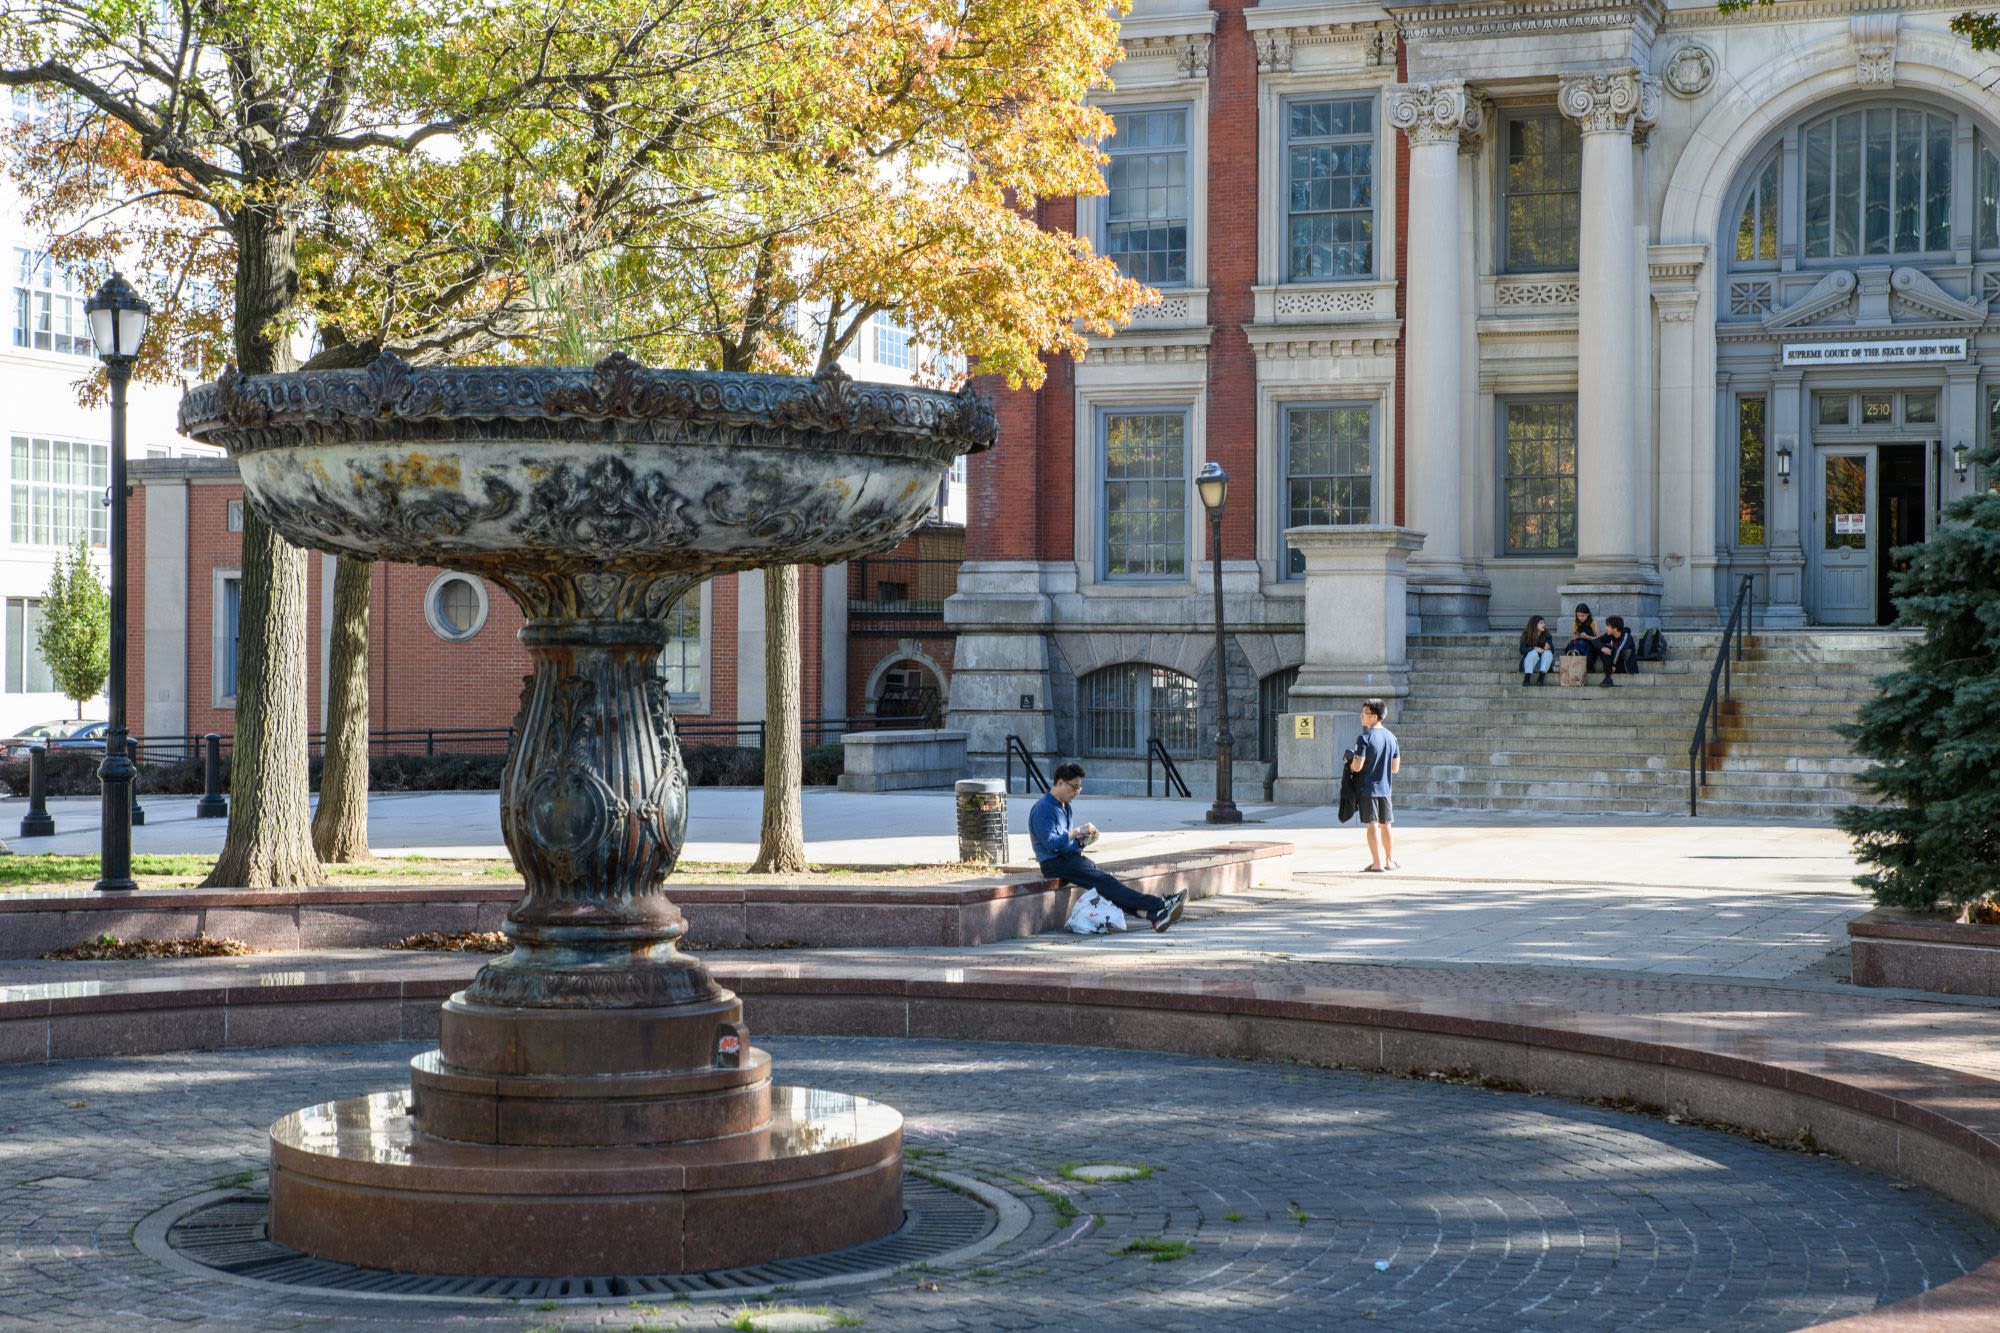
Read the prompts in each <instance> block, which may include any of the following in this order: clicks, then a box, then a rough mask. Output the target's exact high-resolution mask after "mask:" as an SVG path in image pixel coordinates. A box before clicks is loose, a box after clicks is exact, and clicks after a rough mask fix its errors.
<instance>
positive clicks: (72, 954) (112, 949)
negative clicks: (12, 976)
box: [42, 934, 253, 963]
mask: <svg viewBox="0 0 2000 1333" xmlns="http://www.w3.org/2000/svg"><path fill="white" fill-rule="evenodd" d="M251 952H253V950H252V949H251V948H250V946H249V945H247V944H245V943H244V942H243V941H242V940H232V939H224V938H218V937H217V936H214V935H207V934H203V935H196V936H194V937H193V938H191V939H178V940H151V939H139V940H121V939H119V938H118V937H117V936H116V935H99V936H98V937H97V938H96V939H94V940H86V941H84V942H83V943H82V944H72V945H70V946H69V948H67V949H57V950H56V951H55V952H54V953H45V954H43V955H42V957H43V958H44V959H46V960H48V961H49V962H54V963H95V962H106V961H113V960H117V961H125V960H130V959H135V958H239V957H241V956H243V955H244V954H247V953H251Z"/></svg>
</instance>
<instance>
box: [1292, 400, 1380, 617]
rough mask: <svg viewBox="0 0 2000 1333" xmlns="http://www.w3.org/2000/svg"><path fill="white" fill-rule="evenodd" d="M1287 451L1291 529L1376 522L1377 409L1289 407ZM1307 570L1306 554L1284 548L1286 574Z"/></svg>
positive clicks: (1339, 405)
mask: <svg viewBox="0 0 2000 1333" xmlns="http://www.w3.org/2000/svg"><path fill="white" fill-rule="evenodd" d="M1280 419H1281V421H1282V423H1283V428H1282V430H1281V431H1280V435H1279V438H1280V439H1281V441H1282V443H1283V448H1284V455H1285V457H1284V468H1285V490H1284V513H1283V514H1282V515H1280V519H1281V521H1282V523H1283V525H1284V526H1285V527H1287V528H1298V527H1306V526H1321V525H1329V524H1330V525H1346V524H1354V523H1372V522H1373V521H1374V519H1375V410H1374V408H1373V406H1372V405H1371V404H1368V403H1325V404H1312V405H1299V404H1295V405H1290V406H1287V407H1286V408H1285V409H1284V411H1283V414H1282V416H1281V418H1280ZM1305 572H1306V565H1305V556H1304V555H1303V554H1302V553H1301V552H1298V551H1295V550H1292V549H1291V548H1290V547H1287V548H1286V549H1285V568H1284V573H1285V577H1287V578H1297V577H1299V576H1301V575H1303V574H1304V573H1305Z"/></svg>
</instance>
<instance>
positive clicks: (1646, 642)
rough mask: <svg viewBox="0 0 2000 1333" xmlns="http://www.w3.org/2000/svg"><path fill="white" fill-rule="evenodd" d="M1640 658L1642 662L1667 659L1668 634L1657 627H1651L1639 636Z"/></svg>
mask: <svg viewBox="0 0 2000 1333" xmlns="http://www.w3.org/2000/svg"><path fill="white" fill-rule="evenodd" d="M1639 660H1640V661H1641V662H1664V661H1666V660H1667V636H1666V635H1664V634H1662V633H1660V631H1658V630H1656V629H1649V630H1647V631H1646V632H1645V633H1644V634H1641V635H1640V636H1639Z"/></svg>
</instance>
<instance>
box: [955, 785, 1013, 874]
mask: <svg viewBox="0 0 2000 1333" xmlns="http://www.w3.org/2000/svg"><path fill="white" fill-rule="evenodd" d="M952 790H953V792H954V793H956V794H957V796H958V859H959V860H961V861H965V862H969V863H972V864H975V865H989V866H997V865H1003V864H1005V863H1006V860H1007V783H1006V781H1005V780H1004V779H1002V778H966V779H964V780H963V781H960V782H957V783H955V784H953V787H952Z"/></svg>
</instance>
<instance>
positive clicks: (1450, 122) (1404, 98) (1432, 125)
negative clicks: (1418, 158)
mask: <svg viewBox="0 0 2000 1333" xmlns="http://www.w3.org/2000/svg"><path fill="white" fill-rule="evenodd" d="M1383 93H1384V103H1385V105H1386V106H1387V108H1388V116H1389V123H1390V124H1391V125H1394V126H1395V127H1396V128H1397V129H1399V130H1402V131H1404V132H1405V133H1406V134H1408V135H1409V136H1410V143H1411V144H1412V145H1414V146H1418V147H1421V146H1424V145H1429V144H1453V145H1455V144H1457V143H1458V135H1459V131H1460V130H1461V129H1462V128H1464V126H1465V120H1466V107H1467V98H1466V95H1465V82H1464V80H1462V79H1439V80H1438V81H1436V82H1435V83H1392V84H1389V85H1387V87H1385V88H1384V89H1383ZM1475 114H1477V113H1475ZM1480 124H1481V125H1483V124H1484V122H1483V121H1482V122H1480ZM1475 128H1478V127H1477V126H1475Z"/></svg>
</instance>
